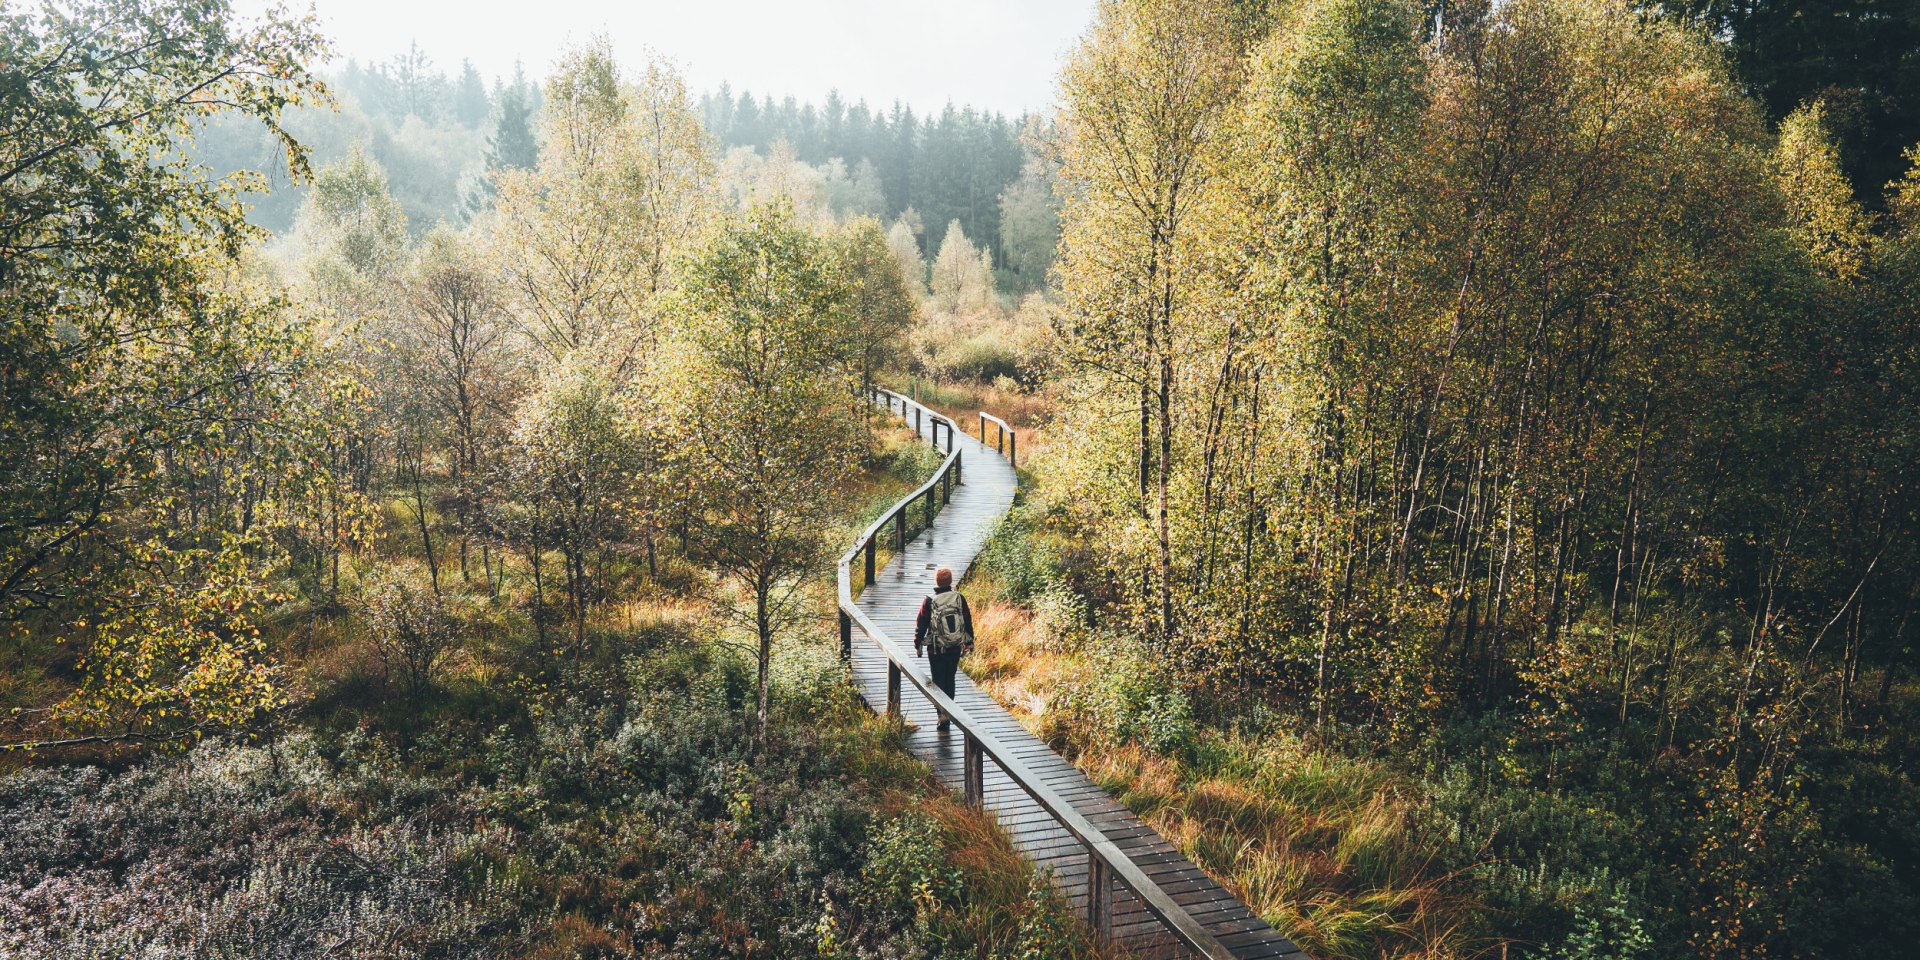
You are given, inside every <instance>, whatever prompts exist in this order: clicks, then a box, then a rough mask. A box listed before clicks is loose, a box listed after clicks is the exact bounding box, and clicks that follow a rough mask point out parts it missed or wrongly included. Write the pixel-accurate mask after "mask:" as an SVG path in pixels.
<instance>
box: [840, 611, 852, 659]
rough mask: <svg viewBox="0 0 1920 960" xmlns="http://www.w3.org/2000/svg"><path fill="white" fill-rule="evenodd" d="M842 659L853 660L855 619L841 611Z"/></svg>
mask: <svg viewBox="0 0 1920 960" xmlns="http://www.w3.org/2000/svg"><path fill="white" fill-rule="evenodd" d="M840 659H842V660H852V659H853V617H852V616H851V615H849V614H848V613H847V612H846V611H845V610H842V611H840Z"/></svg>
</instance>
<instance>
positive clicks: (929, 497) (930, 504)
mask: <svg viewBox="0 0 1920 960" xmlns="http://www.w3.org/2000/svg"><path fill="white" fill-rule="evenodd" d="M925 499H926V502H927V529H928V530H932V529H933V507H934V503H933V491H932V490H928V491H927V495H926V497H925Z"/></svg>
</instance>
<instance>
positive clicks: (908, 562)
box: [852, 423, 1305, 960]
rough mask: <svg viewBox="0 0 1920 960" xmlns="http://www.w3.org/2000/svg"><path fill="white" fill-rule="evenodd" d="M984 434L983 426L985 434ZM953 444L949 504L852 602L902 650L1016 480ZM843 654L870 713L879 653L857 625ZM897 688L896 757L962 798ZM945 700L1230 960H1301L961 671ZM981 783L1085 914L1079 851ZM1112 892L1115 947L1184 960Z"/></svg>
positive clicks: (947, 738) (1067, 837)
mask: <svg viewBox="0 0 1920 960" xmlns="http://www.w3.org/2000/svg"><path fill="white" fill-rule="evenodd" d="M910 425H911V424H910ZM921 430H922V433H923V434H924V435H929V436H930V434H931V430H932V424H930V423H924V424H922V427H921ZM993 436H994V434H993V433H992V432H991V430H990V431H989V433H988V437H989V438H990V439H991V438H992V437H993ZM944 439H945V438H944V435H943V436H942V440H944ZM955 443H956V445H957V448H958V449H961V450H962V461H961V462H962V467H963V472H962V477H963V479H964V482H963V483H962V484H961V485H960V486H958V487H955V488H954V490H953V497H952V500H951V501H949V502H948V503H947V505H946V506H945V507H944V508H942V509H941V510H940V512H939V514H938V515H937V517H936V518H935V521H934V524H933V527H932V529H930V530H928V531H925V532H923V533H921V534H920V535H919V536H918V537H916V538H915V539H913V540H911V541H909V542H908V543H907V546H906V550H905V552H904V553H902V554H900V555H899V556H896V557H894V558H893V560H892V562H890V563H888V564H887V565H886V566H885V567H883V568H881V569H879V570H877V571H876V576H875V579H874V583H873V585H872V586H869V587H867V588H866V589H865V590H864V591H863V592H862V593H861V594H860V595H859V598H858V600H857V605H858V606H859V607H860V609H861V611H862V612H863V613H865V614H866V615H867V617H868V618H870V619H871V620H872V621H873V622H874V624H875V626H877V627H878V628H879V629H880V630H882V631H884V632H885V633H886V634H887V635H888V636H889V637H891V638H893V639H894V641H895V642H896V643H897V644H899V645H901V646H903V647H906V648H908V649H911V647H912V643H913V625H914V619H915V616H916V615H917V614H918V612H919V609H920V601H921V599H922V598H924V597H925V596H926V595H927V594H929V593H931V592H933V573H934V570H935V569H937V568H939V567H943V566H944V567H950V568H952V570H953V572H954V576H955V579H956V581H957V580H961V579H964V578H965V576H966V572H967V568H968V566H969V565H970V564H971V563H972V562H973V559H974V557H976V556H977V555H978V554H979V553H980V550H981V548H982V547H983V546H984V545H985V544H986V540H987V537H988V535H989V534H990V533H991V532H992V530H993V527H994V524H995V523H996V522H997V521H998V520H999V519H1000V517H1001V516H1002V515H1004V514H1005V513H1006V512H1007V510H1008V509H1009V508H1010V507H1011V506H1012V505H1013V496H1014V490H1015V488H1016V485H1017V482H1018V481H1017V478H1016V475H1015V473H1014V469H1013V466H1012V465H1011V464H1009V463H1008V462H1007V461H1006V460H1005V459H1004V458H1002V457H1001V456H999V455H998V454H996V453H995V452H994V450H993V448H992V447H991V446H987V445H984V444H982V443H981V442H980V441H979V440H977V439H975V438H973V437H969V436H967V435H965V434H961V435H959V436H957V437H956V438H955ZM852 655H853V673H854V677H855V680H856V682H857V683H858V685H859V688H860V692H861V694H862V696H864V697H865V698H866V700H867V703H868V704H869V705H870V706H872V707H873V709H874V710H875V711H884V710H885V709H886V704H887V661H886V657H885V655H884V654H882V653H881V651H880V649H879V648H878V647H877V646H876V645H875V644H874V643H872V642H871V641H870V640H868V639H867V638H866V637H865V636H864V635H863V634H862V632H861V631H860V630H859V629H857V628H856V629H855V630H854V637H853V643H852ZM915 669H916V670H917V672H918V673H919V674H920V675H921V676H923V677H924V676H925V675H926V670H927V668H926V662H925V661H924V660H922V661H919V662H917V663H916V664H915ZM904 686H905V687H906V689H905V691H904V692H903V695H902V698H901V712H902V714H903V715H904V716H905V717H906V719H907V720H908V721H910V722H912V723H914V724H917V725H918V727H919V729H917V730H915V731H914V732H912V733H910V734H908V736H907V747H908V749H909V750H911V751H912V752H913V754H914V755H915V756H918V757H919V758H920V759H922V760H924V761H926V762H927V763H928V764H929V765H930V766H931V767H932V768H933V770H934V772H935V774H936V775H937V776H938V777H939V778H940V780H941V782H943V783H945V784H947V785H948V786H950V787H952V788H953V789H955V790H956V791H960V790H962V784H963V782H964V781H963V779H962V777H963V773H962V764H963V759H962V753H963V741H964V737H963V736H962V735H961V733H960V732H959V730H958V729H953V730H951V731H950V732H949V733H946V734H941V733H938V732H936V730H935V724H936V723H937V721H938V718H937V717H936V716H935V714H934V711H933V707H932V705H931V704H929V703H927V702H926V700H925V699H924V697H922V696H921V695H919V693H918V692H917V691H915V690H914V689H913V688H912V686H911V685H904ZM955 699H956V701H957V702H958V703H959V705H960V708H961V709H962V710H965V711H966V712H967V714H968V715H970V716H972V717H973V718H975V719H976V720H977V721H978V722H979V724H980V725H982V726H984V727H985V729H986V731H987V732H989V733H990V734H991V735H992V736H994V737H995V738H996V739H999V740H1000V741H1001V742H1003V743H1006V744H1008V745H1011V746H1012V748H1013V750H1014V752H1015V753H1016V754H1017V755H1018V756H1019V757H1020V759H1021V761H1022V762H1023V763H1025V764H1026V765H1027V768H1028V770H1029V771H1031V772H1032V773H1034V774H1037V775H1038V776H1039V777H1040V778H1041V779H1042V780H1043V781H1045V782H1046V784H1047V785H1048V786H1050V787H1051V788H1052V789H1053V790H1054V791H1056V792H1057V793H1059V794H1060V795H1061V796H1063V797H1065V798H1067V799H1069V800H1070V801H1071V802H1072V804H1073V806H1074V807H1075V809H1077V810H1078V811H1079V812H1080V813H1081V814H1082V815H1084V816H1085V817H1086V818H1087V819H1088V820H1090V821H1092V822H1093V823H1094V824H1095V825H1096V826H1097V827H1099V829H1100V830H1101V831H1103V832H1104V833H1105V835H1106V837H1107V838H1108V839H1109V840H1111V841H1113V843H1114V844H1115V845H1117V846H1119V847H1120V848H1121V849H1122V850H1124V851H1125V852H1126V854H1127V855H1128V856H1129V857H1130V858H1131V859H1132V860H1133V862H1134V863H1135V864H1137V865H1138V866H1139V867H1140V868H1141V869H1142V871H1143V872H1145V873H1146V874H1147V876H1148V877H1150V878H1151V879H1152V880H1153V881H1154V882H1155V883H1157V884H1158V885H1159V886H1160V887H1161V889H1163V890H1165V891H1166V892H1167V893H1168V894H1169V895H1170V896H1171V897H1172V898H1173V899H1174V901H1175V902H1177V903H1178V904H1179V905H1180V906H1182V907H1184V908H1185V909H1186V910H1187V912H1188V913H1189V914H1191V915H1192V916H1193V917H1194V919H1195V920H1197V921H1199V922H1200V923H1201V924H1202V925H1203V926H1205V928H1206V929H1207V932H1209V933H1211V934H1213V935H1214V936H1215V937H1216V938H1218V939H1219V941H1220V943H1221V944H1222V945H1224V946H1226V947H1227V948H1228V949H1230V950H1231V951H1232V953H1233V955H1234V956H1236V957H1242V958H1247V960H1262V958H1277V957H1286V958H1290V960H1305V957H1304V955H1303V954H1301V953H1300V950H1299V948H1298V947H1296V946H1294V945H1293V943H1291V942H1290V941H1288V940H1287V939H1286V938H1285V937H1282V936H1281V935H1280V934H1279V933H1278V932H1276V931H1275V930H1274V929H1273V928H1272V927H1270V926H1268V925H1267V923H1266V921H1264V920H1261V919H1260V918H1259V917H1258V916H1255V915H1254V914H1253V912H1252V911H1250V910H1248V909H1247V908H1246V906H1245V905H1244V904H1242V903H1241V902H1240V901H1239V900H1238V899H1236V898H1235V897H1234V896H1233V895H1232V894H1231V893H1228V892H1227V891H1226V889H1225V888H1223V887H1221V886H1220V885H1219V884H1217V883H1215V882H1214V881H1213V880H1212V879H1210V878H1208V877H1207V875H1206V874H1205V873H1203V872H1202V871H1201V870H1200V869H1199V868H1198V867H1196V866H1194V865H1193V864H1192V863H1191V862H1190V861H1188V860H1187V858H1186V857H1184V856H1182V855H1181V854H1180V852H1179V851H1178V850H1176V849H1175V848H1174V846H1173V845H1172V844H1171V843H1168V842H1167V841H1166V840H1165V839H1164V838H1162V837H1161V836H1160V835H1159V834H1158V833H1156V832H1154V830H1153V828H1152V827H1149V826H1147V825H1146V824H1145V823H1143V822H1141V821H1140V819H1139V818H1138V817H1135V816H1134V815H1133V814H1132V813H1131V812H1129V811H1128V810H1127V809H1126V808H1125V807H1123V806H1121V805H1120V804H1119V803H1118V802H1116V801H1115V800H1114V799H1113V798H1111V797H1109V796H1108V795H1107V793H1106V792H1105V791H1104V790H1102V789H1101V788H1100V787H1099V786H1098V785H1096V784H1094V783H1093V781H1091V780H1089V779H1087V777H1086V775H1085V774H1082V773H1081V772H1080V771H1079V770H1078V769H1076V768H1075V767H1074V766H1073V765H1072V764H1070V763H1068V762H1067V761H1066V760H1064V759H1062V758H1061V757H1060V756H1059V755H1057V754H1055V753H1054V752H1053V751H1052V750H1051V749H1050V748H1048V747H1047V745H1046V744H1045V743H1042V742H1041V741H1040V740H1039V739H1038V738H1036V737H1034V736H1033V735H1032V734H1030V733H1028V732H1027V731H1026V729H1025V728H1024V727H1022V726H1021V725H1020V722H1019V721H1018V720H1016V719H1014V717H1013V716H1012V715H1011V714H1009V713H1008V712H1007V711H1006V710H1005V709H1003V708H1002V707H1001V706H1000V705H999V704H998V703H996V702H995V701H994V700H993V698H992V697H990V696H988V695H987V694H985V693H983V692H981V691H980V689H979V688H978V687H976V686H974V684H973V682H972V681H971V680H970V679H968V678H967V676H966V675H965V673H964V672H963V673H962V674H961V675H960V677H959V678H958V680H957V682H956V689H955ZM983 779H984V784H983V785H984V788H985V806H986V809H988V810H989V811H991V812H993V813H994V815H995V816H997V817H998V819H999V821H1000V824H1001V825H1002V826H1003V827H1004V828H1006V830H1007V832H1008V833H1009V834H1010V835H1011V836H1012V837H1013V842H1014V845H1015V846H1016V847H1018V848H1019V849H1020V850H1021V851H1022V852H1023V853H1025V854H1026V855H1027V856H1028V857H1029V858H1031V859H1032V860H1033V861H1034V863H1035V864H1037V865H1038V866H1040V867H1042V868H1043V869H1047V870H1050V871H1052V874H1053V878H1054V882H1055V884H1056V886H1058V887H1059V888H1060V889H1061V891H1062V892H1063V893H1065V894H1066V896H1067V897H1068V898H1069V899H1070V900H1071V901H1072V903H1073V907H1074V910H1075V912H1076V913H1078V914H1079V915H1081V916H1085V915H1086V906H1087V889H1088V888H1087V876H1088V856H1087V850H1086V848H1085V847H1084V846H1083V845H1082V844H1081V843H1080V841H1079V840H1078V839H1076V838H1075V837H1074V836H1073V835H1072V834H1070V833H1068V832H1067V830H1066V829H1065V828H1064V827H1062V826H1061V825H1060V824H1059V823H1058V822H1056V821H1055V820H1054V818H1053V816H1052V815H1051V814H1049V813H1048V812H1047V811H1046V810H1044V809H1042V808H1041V807H1040V805H1039V804H1038V803H1036V802H1035V801H1034V799H1033V798H1032V797H1030V796H1029V795H1028V794H1027V793H1026V791H1024V790H1022V789H1021V787H1020V786H1019V785H1018V784H1016V783H1014V782H1013V781H1012V780H1011V779H1010V778H1009V777H1008V776H1007V775H1006V773H1005V772H1004V771H1002V770H1001V769H999V767H998V765H997V764H995V763H994V762H993V760H991V759H988V760H987V761H986V763H985V770H984V773H983ZM1116 886H1117V889H1116V890H1115V891H1114V899H1113V904H1112V914H1111V917H1112V919H1111V924H1112V925H1111V935H1112V936H1113V938H1114V939H1115V940H1117V941H1118V942H1119V943H1120V944H1121V945H1122V946H1124V947H1126V948H1127V949H1128V950H1129V951H1131V952H1133V953H1134V954H1136V955H1138V956H1141V957H1181V956H1192V955H1194V954H1193V953H1192V951H1191V950H1190V949H1189V948H1187V947H1185V946H1184V945H1183V944H1182V943H1180V942H1179V941H1178V940H1177V939H1175V938H1174V936H1173V935H1172V934H1171V933H1170V932H1169V931H1168V930H1167V929H1166V928H1165V927H1164V926H1163V924H1162V923H1161V921H1160V920H1159V919H1158V918H1156V917H1155V916H1153V915H1152V914H1151V913H1149V912H1147V911H1146V910H1145V908H1144V907H1142V905H1141V904H1140V902H1139V900H1138V899H1137V898H1136V897H1134V896H1133V894H1132V893H1131V892H1130V891H1128V890H1127V889H1126V888H1125V887H1124V886H1118V885H1116Z"/></svg>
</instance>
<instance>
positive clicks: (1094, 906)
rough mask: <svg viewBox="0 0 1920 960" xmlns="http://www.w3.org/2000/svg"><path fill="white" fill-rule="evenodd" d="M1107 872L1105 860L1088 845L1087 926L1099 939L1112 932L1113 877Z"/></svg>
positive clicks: (1103, 938)
mask: <svg viewBox="0 0 1920 960" xmlns="http://www.w3.org/2000/svg"><path fill="white" fill-rule="evenodd" d="M1107 873H1108V870H1107V861H1105V860H1102V859H1100V855H1099V854H1097V853H1094V852H1093V848H1092V847H1088V848H1087V926H1088V927H1091V928H1092V929H1093V935H1094V937H1095V939H1099V940H1105V939H1106V938H1107V936H1108V935H1109V934H1110V933H1112V932H1113V878H1112V877H1109V876H1108V875H1107Z"/></svg>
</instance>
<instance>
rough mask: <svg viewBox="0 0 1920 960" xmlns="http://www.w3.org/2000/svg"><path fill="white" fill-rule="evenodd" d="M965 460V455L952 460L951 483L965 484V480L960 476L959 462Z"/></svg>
mask: <svg viewBox="0 0 1920 960" xmlns="http://www.w3.org/2000/svg"><path fill="white" fill-rule="evenodd" d="M966 458H967V455H966V454H964V453H963V454H961V455H960V456H957V457H954V458H953V482H954V483H966V482H967V480H966V478H965V477H962V476H961V475H960V461H962V460H965V459H966Z"/></svg>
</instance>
